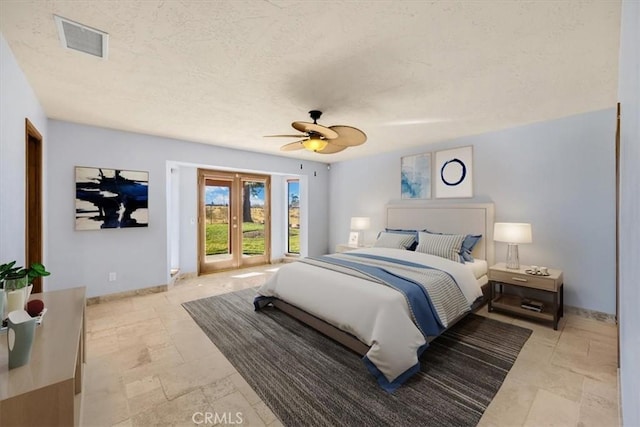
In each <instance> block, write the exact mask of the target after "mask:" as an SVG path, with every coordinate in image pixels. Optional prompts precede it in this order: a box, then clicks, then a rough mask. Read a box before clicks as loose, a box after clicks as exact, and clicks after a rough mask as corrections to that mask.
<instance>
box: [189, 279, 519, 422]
mask: <svg viewBox="0 0 640 427" xmlns="http://www.w3.org/2000/svg"><path fill="white" fill-rule="evenodd" d="M254 296H255V289H245V290H243V291H239V292H234V293H229V294H225V295H219V296H214V297H210V298H204V299H201V300H197V301H191V302H187V303H184V304H183V306H184V308H185V309H186V310H187V311H188V312H189V314H191V316H192V317H193V318H194V320H195V321H196V323H197V324H198V325H199V326H200V327H201V328H202V330H203V331H204V332H205V333H206V334H207V335H208V336H209V338H210V339H211V341H213V343H214V344H215V345H216V346H217V347H218V348H219V349H220V351H222V353H223V354H224V355H225V356H226V357H227V358H228V359H229V361H230V362H231V363H232V364H233V366H235V368H236V369H237V370H238V372H239V373H240V375H242V376H243V377H244V379H245V380H246V381H247V382H248V383H249V384H250V385H251V387H252V388H253V389H254V390H255V391H256V393H257V394H258V395H259V396H260V397H261V398H262V400H263V401H264V402H265V403H266V404H267V405H268V406H269V408H271V410H272V411H273V412H274V413H275V414H276V415H277V417H278V418H279V419H280V421H282V423H283V424H284V425H286V426H338V425H343V426H360V425H361V426H365V425H367V426H374V425H375V426H379V425H393V426H410V425H433V426H474V425H476V424H477V423H478V421H480V418H481V417H482V414H483V412H484V411H485V409H486V408H487V406H488V405H489V403H490V402H491V400H492V399H493V397H494V396H495V394H496V393H497V391H498V389H499V388H500V386H501V384H502V381H503V380H504V378H505V376H506V375H507V373H508V372H509V369H511V366H512V365H513V363H514V361H515V359H516V357H517V356H518V353H519V352H520V349H521V348H522V346H523V345H524V343H525V342H526V341H527V339H528V338H529V335H530V334H531V331H530V330H528V329H524V328H521V327H518V326H514V325H509V324H506V323H502V322H498V321H496V320H492V319H488V318H485V317H482V316H477V315H474V314H470V315H468V316H467V317H465V318H464V319H463V320H461V321H460V322H459V323H457V324H456V325H455V326H454V327H452V328H451V329H450V330H449V331H447V332H445V333H444V334H443V335H442V336H441V337H439V338H437V339H436V340H435V341H433V342H432V343H431V345H430V346H429V348H428V349H427V350H426V351H425V352H424V354H423V355H422V357H421V359H420V361H421V372H420V373H419V374H417V375H415V376H414V377H412V378H411V379H409V381H407V382H406V383H405V384H404V385H403V386H402V387H400V388H399V389H398V390H397V391H396V392H394V393H393V394H389V393H387V392H385V391H384V390H382V389H381V388H380V387H379V386H378V384H377V383H376V381H375V380H374V378H373V376H372V375H370V374H369V372H368V370H367V369H366V367H365V365H364V363H363V362H362V360H361V359H360V357H359V356H358V355H357V354H355V353H353V352H351V351H350V350H348V349H346V348H345V347H343V346H341V345H340V344H337V343H335V342H334V341H332V340H331V339H329V338H327V337H325V336H324V335H322V334H320V333H318V332H316V331H315V330H313V329H311V328H309V327H307V326H305V325H303V324H302V323H300V322H298V321H297V320H295V319H293V318H291V317H289V316H288V315H286V314H284V313H282V312H281V311H279V310H277V309H274V308H271V307H269V308H266V309H263V310H261V311H258V312H255V311H253V297H254Z"/></svg>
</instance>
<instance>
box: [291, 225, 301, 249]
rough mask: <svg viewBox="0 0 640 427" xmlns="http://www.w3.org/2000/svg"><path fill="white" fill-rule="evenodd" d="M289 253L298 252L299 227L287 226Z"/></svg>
mask: <svg viewBox="0 0 640 427" xmlns="http://www.w3.org/2000/svg"><path fill="white" fill-rule="evenodd" d="M289 253H292V254H299V253H300V229H298V228H292V227H289Z"/></svg>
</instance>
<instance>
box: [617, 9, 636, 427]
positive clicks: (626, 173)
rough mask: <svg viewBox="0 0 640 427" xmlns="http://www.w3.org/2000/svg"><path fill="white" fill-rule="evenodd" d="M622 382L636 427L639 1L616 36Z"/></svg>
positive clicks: (628, 417) (625, 415) (625, 407)
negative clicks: (617, 56) (618, 41)
mask: <svg viewBox="0 0 640 427" xmlns="http://www.w3.org/2000/svg"><path fill="white" fill-rule="evenodd" d="M618 93H619V97H620V112H621V114H620V116H621V121H620V123H621V125H620V159H621V164H620V380H621V381H620V382H621V397H622V420H623V424H624V425H625V426H640V405H639V404H638V403H639V402H640V364H639V363H638V361H640V327H639V325H640V309H638V305H639V304H640V262H639V261H640V3H638V1H630V0H626V1H624V2H623V3H622V27H621V32H620V79H619V91H618Z"/></svg>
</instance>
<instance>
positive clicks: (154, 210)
mask: <svg viewBox="0 0 640 427" xmlns="http://www.w3.org/2000/svg"><path fill="white" fill-rule="evenodd" d="M48 127H49V144H50V150H49V153H48V156H47V164H48V168H49V170H48V173H47V174H46V181H47V185H48V197H49V200H50V201H51V203H50V207H49V209H47V211H46V215H47V217H48V218H49V237H48V239H47V241H46V244H47V246H48V247H50V248H51V251H50V255H49V260H48V263H47V267H48V269H49V270H50V271H51V273H52V274H51V276H50V278H49V282H48V288H47V289H49V290H53V289H63V288H69V287H73V286H80V285H83V286H87V295H88V296H96V295H104V294H110V293H115V292H121V291H127V290H132V289H140V288H145V287H150V286H156V285H163V284H166V283H167V281H168V276H169V264H170V260H171V253H170V250H169V245H170V238H169V237H170V236H171V230H172V229H173V228H174V227H170V223H169V220H168V215H167V212H168V209H167V198H168V197H170V195H171V193H172V192H171V191H170V188H171V186H170V185H169V181H168V179H167V177H168V176H169V175H170V167H171V165H173V164H188V165H194V164H198V165H207V166H208V167H211V168H213V169H215V168H216V167H224V168H233V169H237V170H242V171H253V172H260V173H266V174H269V173H275V174H279V175H282V174H290V175H295V174H298V175H302V176H303V177H304V178H305V179H306V182H307V185H308V189H307V197H308V200H307V204H308V207H309V210H308V212H309V218H308V220H309V223H311V224H314V226H313V227H309V228H308V233H309V238H308V254H310V255H318V254H322V253H325V252H326V248H327V246H328V245H327V243H328V237H327V236H328V234H329V230H328V222H327V220H326V216H327V211H326V210H327V205H328V183H329V178H328V171H327V167H326V164H323V163H317V162H308V161H300V160H296V159H289V158H285V157H279V156H270V155H266V154H258V153H247V152H244V151H239V150H232V149H228V148H222V147H214V146H210V145H205V144H197V143H192V142H187V141H179V140H174V139H168V138H160V137H156V136H151V135H142V134H136V133H130V132H123V131H117V130H111V129H104V128H98V127H93V126H85V125H79V124H74V123H69V122H62V121H57V120H50V121H49V124H48ZM301 165H302V169H301ZM75 166H92V167H105V168H122V169H130V170H143V171H149V227H147V228H136V229H123V230H121V229H115V230H100V231H75V230H74V217H75V213H74V209H75V207H74V199H75V192H74V167H75ZM188 169H189V168H187V167H180V171H181V172H182V174H181V178H182V179H181V180H180V184H179V186H182V187H184V185H188V184H189V182H191V183H192V184H193V179H192V178H193V173H195V172H194V171H195V169H194V167H193V166H191V171H189V170H188ZM183 189H184V188H183ZM195 194H196V188H195V186H194V187H193V188H191V190H190V191H187V192H184V194H182V193H181V194H179V196H178V200H179V203H181V204H185V209H192V208H193V203H194V201H195ZM169 211H170V210H169ZM170 212H171V211H170ZM192 216H193V215H191V216H190V214H189V213H186V212H185V214H184V215H183V213H182V212H181V213H180V216H179V217H180V218H181V219H180V220H181V221H183V223H182V224H180V225H179V226H178V227H175V228H176V229H177V230H182V232H183V233H185V234H189V236H187V237H186V238H185V240H183V238H182V236H181V237H180V244H179V247H180V256H179V257H178V259H183V260H184V259H185V257H188V256H191V255H190V254H193V253H194V247H195V236H196V235H195V231H194V230H195V227H194V226H193V225H192V224H191V223H190V218H191V217H192ZM185 220H186V221H188V223H187V224H185V223H184V221H185ZM275 232H276V233H277V230H276V231H275ZM188 259H189V260H190V261H191V262H193V261H194V259H193V257H192V258H188ZM185 263H186V261H185ZM109 272H116V273H117V280H116V281H115V282H109V281H108V274H109Z"/></svg>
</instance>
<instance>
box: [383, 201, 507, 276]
mask: <svg viewBox="0 0 640 427" xmlns="http://www.w3.org/2000/svg"><path fill="white" fill-rule="evenodd" d="M386 211H387V228H404V229H414V230H422V229H425V228H426V229H428V230H429V231H434V232H440V233H452V234H482V239H481V240H480V241H479V242H478V244H476V246H475V247H474V248H473V252H472V255H473V256H474V257H476V258H480V259H484V260H487V263H488V264H489V265H493V264H494V262H495V249H494V243H493V222H494V210H493V203H442V202H422V203H419V204H418V203H406V204H400V203H398V204H388V205H387V206H386Z"/></svg>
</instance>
